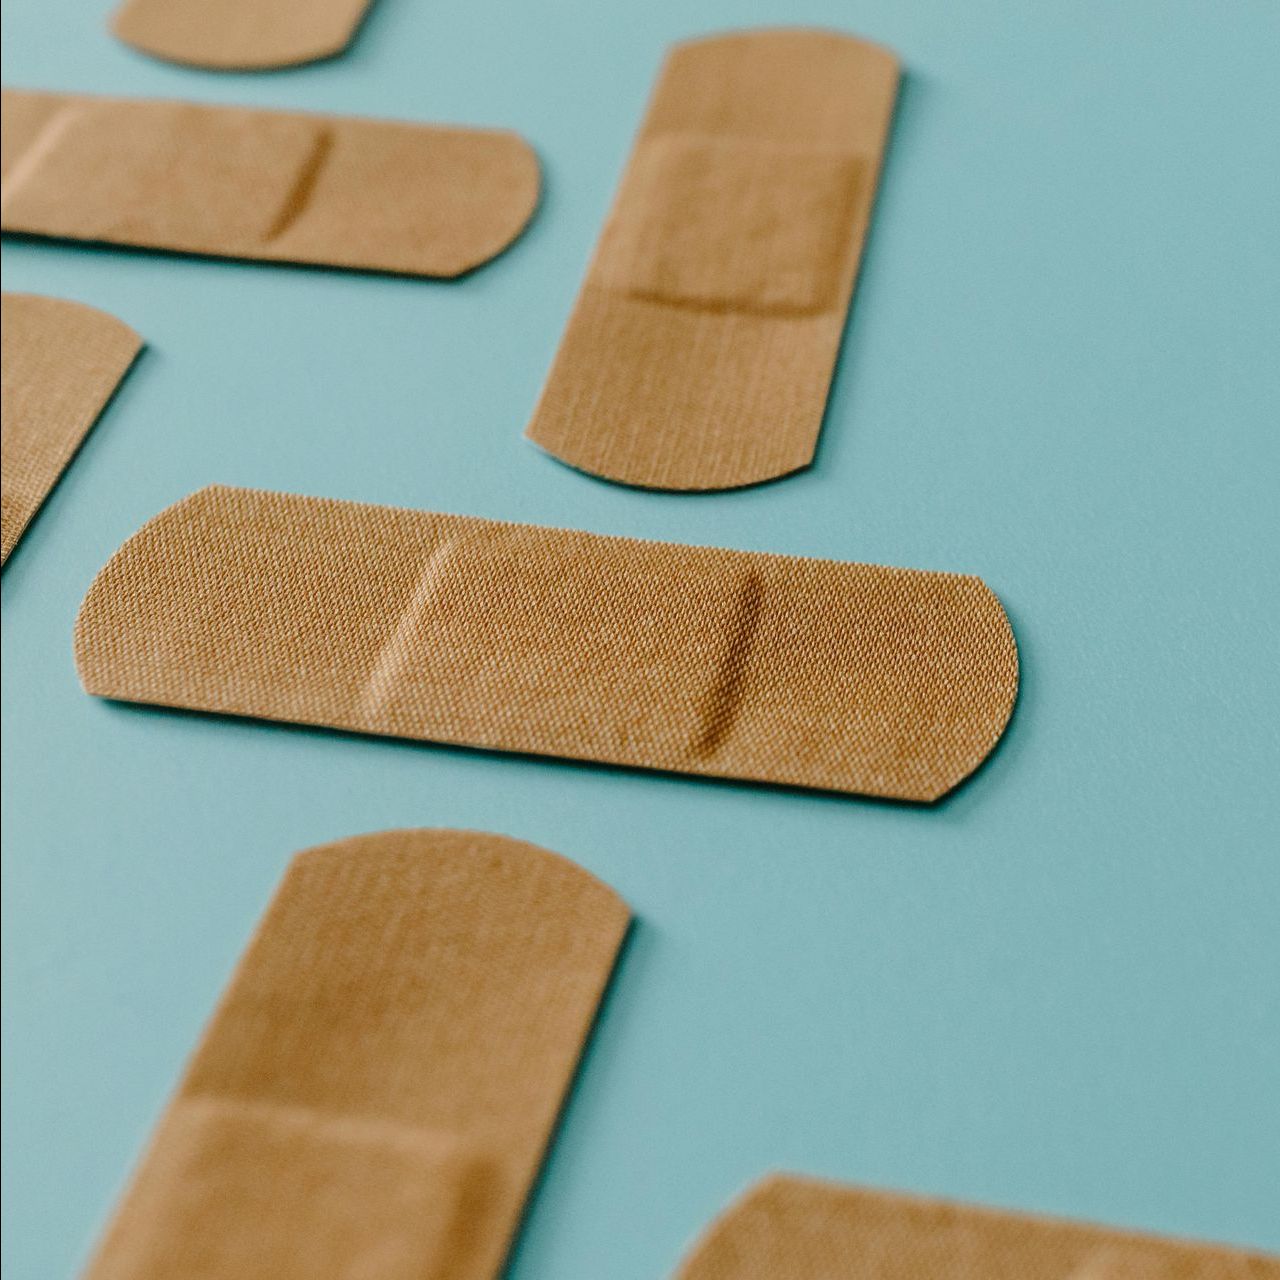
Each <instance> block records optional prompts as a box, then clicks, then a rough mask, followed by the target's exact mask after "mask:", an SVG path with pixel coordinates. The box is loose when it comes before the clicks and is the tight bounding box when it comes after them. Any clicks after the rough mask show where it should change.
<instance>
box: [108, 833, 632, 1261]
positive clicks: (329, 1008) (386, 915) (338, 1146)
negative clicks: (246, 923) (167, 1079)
mask: <svg viewBox="0 0 1280 1280" xmlns="http://www.w3.org/2000/svg"><path fill="white" fill-rule="evenodd" d="M628 919H629V916H628V912H627V908H626V906H625V905H624V904H623V902H622V901H621V899H619V898H618V896H617V895H616V894H615V893H614V892H613V891H612V890H611V889H609V888H608V886H606V885H604V884H602V883H601V882H600V881H599V880H597V879H595V877H593V876H591V875H589V874H588V873H587V872H585V871H583V870H582V869H581V868H580V867H578V866H575V865H574V864H573V863H571V862H569V861H568V860H567V859H564V858H561V857H559V856H558V855H556V854H553V853H548V852H547V851H545V850H543V849H539V848H536V847H535V846H533V845H529V844H524V843H523V842H521V841H517V840H510V839H506V838H505V837H502V836H493V835H485V834H483V833H478V832H464V831H392V832H384V833H381V834H377V835H367V836H357V837H355V838H353V839H349V840H340V841H338V842H337V843H336V844H331V845H325V846H322V847H320V848H317V849H311V850H308V851H307V852H305V853H302V854H299V855H298V857H297V858H296V859H295V860H294V861H293V863H292V865H291V866H290V868H289V870H288V872H287V873H286V875H285V878H284V881H283V883H282V884H281V886H280V889H279V890H278V892H277V894H276V897H275V899H274V901H273V902H272V904H271V906H270V908H269V909H268V911H267V914H266V916H265V918H264V919H263V921H262V923H261V925H260V926H259V928H258V931H257V934H256V936H255V937H254V939H253V941H252V943H251V944H250V946H249V948H248V951H247V952H246V953H245V956H244V958H243V960H242V961H241V963H240V965H239V967H238V969H237V971H236V973H235V975H234V977H233V978H232V980H231V983H230V985H229V987H228V988H227V991H226V993H225V995H224V996H223V998H222V1000H221V1002H220V1004H219V1006H218V1009H217V1011H216V1013H215V1014H214V1016H213V1020H212V1022H211V1023H210V1025H209V1027H208V1029H207V1030H206V1032H205V1035H204V1038H203V1040H202V1042H201V1044H200V1046H199V1048H198V1049H197V1050H196V1053H195V1056H194V1057H193V1059H192V1060H191V1063H190V1065H189V1066H188V1068H187V1071H186V1074H185V1076H184V1077H183V1079H182V1082H181V1083H180V1085H179V1086H178V1090H177V1093H176V1096H175V1097H174V1099H173V1101H172V1102H171V1103H170V1105H169V1107H168V1109H167V1111H166V1112H165V1114H164V1116H163V1117H162V1119H161V1121H160V1124H159V1126H158V1128H157V1130H156V1133H155V1135H154V1137H153V1139H152V1141H151V1143H150V1146H149V1148H148V1150H147V1152H146V1154H145V1156H144V1158H143V1160H142V1163H141V1165H140V1167H139V1169H138V1171H137V1173H136V1175H135V1176H134V1178H133V1181H132V1183H131V1185H130V1187H129V1190H128V1192H127V1194H126V1196H125V1198H124V1200H123V1202H122V1204H121V1206H120V1208H119V1210H118V1212H117V1214H116V1216H115V1218H114V1220H113V1221H112V1223H111V1225H110V1227H109V1228H108V1230H107V1232H106V1235H105V1237H104V1239H103V1241H102V1244H101V1246H100V1248H99V1249H98V1251H97V1254H96V1256H95V1257H94V1259H93V1262H92V1263H91V1265H90V1267H89V1271H88V1277H87V1280H126V1278H127V1280H174V1278H175V1277H182V1280H316V1278H317V1277H320V1276H334V1277H338V1276H341V1277H345V1278H354V1277H368V1278H369V1280H374V1278H375V1277H376V1278H377V1280H494V1278H495V1277H496V1276H497V1275H498V1274H499V1271H500V1269H501V1266H502V1263H503V1259H504V1258H505V1256H506V1253H507V1250H508V1248H509V1246H510V1243H511V1240H512V1237H513V1235H514V1233H515V1230H516V1227H517V1225H518V1222H519V1218H520V1214H521V1211H522V1209H523V1206H524V1202H525V1198H526V1196H527V1195H528V1193H529V1190H530V1187H531V1186H532V1183H533V1180H534V1178H535V1176H536V1174H537V1170H538V1167H539V1165H540V1164H541V1161H542V1157H543V1152H544V1149H545V1148H546V1145H547V1142H548V1139H549V1137H550V1135H551V1132H552V1129H553V1127H554V1125H555V1122H556V1118H557V1115H558V1113H559V1110H560V1106H561V1103H562V1100H563V1098H564V1096H565V1094H566V1092H567V1091H568V1088H569V1085H570V1082H571V1080H572V1077H573V1073H574V1070H575V1068H576V1065H577V1062H578V1058H579V1055H580V1053H581V1051H582V1047H583V1044H584V1042H585V1040H586V1038H587V1035H588V1032H589V1029H590V1027H591V1023H592V1020H593V1018H594V1017H595V1012H596V1007H597V1005H598V1003H599V1000H600V998H601V995H602V993H603V991H604V988H605V985H606V983H607V981H608V978H609V974H610V971H611V969H612V967H613V963H614V958H615V956H616V954H617V951H618V948H619V946H620V944H621V942H622V939H623V936H624V934H625V932H626V929H627V924H628Z"/></svg>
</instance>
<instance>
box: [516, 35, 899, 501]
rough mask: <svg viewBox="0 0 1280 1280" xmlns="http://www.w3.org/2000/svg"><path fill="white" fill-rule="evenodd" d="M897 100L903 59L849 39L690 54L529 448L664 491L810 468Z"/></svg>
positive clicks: (602, 254)
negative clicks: (536, 446) (533, 445)
mask: <svg viewBox="0 0 1280 1280" xmlns="http://www.w3.org/2000/svg"><path fill="white" fill-rule="evenodd" d="M897 87H898V62H897V59H896V58H895V57H894V55H893V54H892V53H890V52H889V51H888V50H887V49H883V48H880V47H879V46H877V45H874V44H869V43H868V42H866V41H864V40H857V39H854V38H853V37H851V36H845V35H838V34H836V33H834V32H827V31H802V30H797V31H787V30H782V31H744V32H737V33H734V34H731V35H720V36H712V37H709V38H707V39H702V40H692V41H689V42H688V43H686V44H679V45H676V46H675V48H674V49H673V50H672V51H671V52H670V54H669V55H668V57H667V60H666V62H665V63H664V64H663V67H662V72H661V74H660V76H659V78H658V84H657V87H656V89H655V90H654V94H653V99H652V101H651V102H650V104H649V110H648V114H647V115H646V116H645V119H644V123H643V124H642V125H641V127H640V133H639V136H638V137H637V139H636V144H635V149H634V151H633V152H632V155H631V160H630V162H629V164H628V166H627V170H626V173H625V174H624V175H623V178H622V182H621V185H620V187H619V189H618V195H617V199H616V201H615V203H614V206H613V210H612V212H611V213H610V215H609V219H608V222H607V223H606V225H605V229H604V232H603V234H602V235H601V237H600V243H599V245H598V247H597V249H596V253H595V258H594V259H593V261H592V263H591V266H590V267H589V269H588V271H587V278H586V282H585V283H584V285H583V287H582V292H581V293H580V294H579V296H578V301H577V304H576V305H575V307H574V311H573V315H572V316H571V318H570V320H569V325H568V328H567V329H566V330H565V334H564V338H563V340H562V342H561V345H560V351H559V353H558V355H557V356H556V360H555V363H554V365H553V366H552V369H551V374H550V377H549V379H548V381H547V384H546V387H545V388H544V390H543V392H542V397H541V399H540V401H539V403H538V406H537V409H536V411H535V413H534V415H533V420H532V422H531V423H530V424H529V428H528V436H529V438H530V439H531V440H533V441H534V442H535V443H536V444H538V445H540V446H541V447H542V448H544V449H546V450H547V451H548V452H549V453H552V454H554V455H555V456H556V457H557V458H559V459H561V460H562V461H564V462H567V463H569V464H571V465H572V466H575V467H578V468H580V469H582V470H583V471H589V472H591V473H592V474H593V475H598V476H602V477H604V478H605V479H608V480H616V481H620V482H622V483H624V484H632V485H641V486H645V487H649V488H655V489H727V488H733V487H735V486H738V485H746V484H754V483H757V482H759V481H762V480H770V479H773V478H775V477H777V476H781V475H785V474H786V473H787V472H790V471H795V470H797V469H798V468H800V467H803V466H806V465H807V464H808V463H809V462H810V460H811V459H812V457H813V453H814V448H815V446H816V443H817V439H818V433H819V431H820V429H821V427H822V419H823V414H824V412H825V409H826V403H827V393H828V390H829V388H830V384H831V378H832V373H833V371H834V368H835V363H836V357H837V353H838V352H839V348H840V340H841V335H842V333H843V331H844V326H845V317H846V314H847V313H848V309H849V303H850V299H851V298H852V296H853V286H854V280H855V278H856V276H857V272H858V263H859V259H860V258H861V255H862V246H863V241H864V240H865V238H866V234H867V228H868V225H869V223H870V220H871V209H872V204H873V202H874V200H875V193H876V186H877V183H878V180H879V173H880V165H881V160H882V157H883V154H884V150H885V146H886V143H887V139H888V134H889V123H890V119H891V117H892V114H893V105H894V99H895V96H896V94H897Z"/></svg>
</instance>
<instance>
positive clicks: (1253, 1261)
mask: <svg viewBox="0 0 1280 1280" xmlns="http://www.w3.org/2000/svg"><path fill="white" fill-rule="evenodd" d="M677 1280H1280V1259H1277V1258H1273V1257H1266V1256H1263V1255H1262V1254H1257V1253H1246V1252H1243V1251H1241V1250H1237V1249H1229V1248H1225V1247H1223V1246H1220V1245H1209V1244H1193V1243H1190V1242H1186V1241H1180V1240H1165V1239H1159V1238H1157V1237H1154V1236H1144V1235H1138V1234H1136V1233H1133V1232H1125V1231H1114V1230H1109V1229H1107V1228H1105V1227H1096V1226H1091V1225H1086V1224H1084V1223H1075V1222H1062V1221H1054V1220H1050V1219H1045V1218H1033V1217H1029V1216H1026V1215H1023V1214H1014V1213H1002V1212H999V1211H997V1210H993V1209H980V1208H975V1207H971V1206H967V1205H958V1204H951V1203H947V1202H945V1201H941V1200H928V1199H922V1198H920V1197H916V1196H905V1195H897V1194H893V1193H890V1192H884V1191H870V1190H863V1189H861V1188H857V1187H843V1186H838V1185H836V1184H834V1183H825V1182H816V1181H813V1180H810V1179H805V1178H794V1177H787V1176H776V1177H771V1178H767V1179H765V1180H764V1181H763V1182H760V1183H758V1184H757V1185H756V1186H755V1187H753V1188H752V1189H751V1190H750V1191H748V1192H747V1194H746V1195H745V1196H744V1197H743V1198H742V1199H741V1200H740V1201H739V1202H738V1203H737V1204H735V1205H733V1206H731V1207H730V1208H729V1209H728V1210H727V1211H726V1212H725V1213H724V1214H723V1215H722V1216H721V1217H720V1218H719V1219H718V1220H717V1221H716V1222H715V1223H714V1224H713V1225H712V1226H711V1227H710V1228H709V1230H708V1231H707V1233H706V1235H705V1236H704V1237H703V1238H702V1240H701V1241H699V1243H698V1244H697V1245H695V1247H694V1249H693V1250H692V1252H691V1253H690V1255H689V1257H688V1260H687V1261H686V1262H685V1263H684V1265H683V1266H682V1267H681V1268H680V1269H679V1272H678V1273H677Z"/></svg>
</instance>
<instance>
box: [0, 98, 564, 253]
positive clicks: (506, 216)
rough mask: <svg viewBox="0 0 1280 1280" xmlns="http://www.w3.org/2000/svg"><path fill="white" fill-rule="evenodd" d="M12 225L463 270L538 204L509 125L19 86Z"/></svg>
mask: <svg viewBox="0 0 1280 1280" xmlns="http://www.w3.org/2000/svg"><path fill="white" fill-rule="evenodd" d="M4 105H5V111H6V114H12V116H13V123H12V124H11V125H9V126H8V127H6V130H5V139H4V141H5V148H4V150H5V156H4V173H5V181H4V194H3V198H2V200H0V226H2V227H3V229H4V230H5V231H6V232H17V233H20V234H24V235H37V236H47V237H52V238H55V239H68V240H78V241H88V242H93V243H102V244H120V245H131V246H135V247H138V248H148V249H161V250H167V251H170V252H178V253H193V254H199V255H205V256H210V257H225V258H237V259H246V260H252V261H261V262H289V263H302V264H312V265H320V266H330V267H342V268H346V269H349V270H356V271H384V272H392V273H396V274H403V275H420V276H431V277H438V278H451V277H454V276H459V275H462V274H464V273H466V272H468V271H471V270H473V269H474V268H475V267H478V266H480V265H481V264H482V263H485V262H487V261H489V260H490V259H492V258H494V257H496V256H497V255H498V254H499V253H501V252H502V251H503V250H504V249H506V248H507V247H508V246H509V245H510V244H512V242H513V241H514V240H515V239H516V238H517V237H518V236H519V235H520V233H521V231H523V230H524V228H525V226H526V225H527V224H528V222H529V219H530V218H531V217H532V215H533V212H534V209H535V207H536V205H537V202H538V194H539V170H538V160H537V157H536V155H535V154H534V152H533V150H532V148H531V147H530V146H529V144H528V143H527V142H525V141H524V139H523V138H521V137H520V136H519V135H517V134H515V133H511V132H508V131H504V130H495V129H466V128H460V127H457V126H437V125H422V124H410V123H406V122H401V121H391V120H370V119H363V118H357V117H354V116H325V115H315V114H311V113H306V112H297V111H270V110H264V109H261V108H255V107H229V106H207V105H203V104H198V103H190V102H175V101H166V100H160V99H135V98H102V97H89V96H85V95H71V94H49V93H26V92H24V91H18V90H9V89H6V90H5V91H4Z"/></svg>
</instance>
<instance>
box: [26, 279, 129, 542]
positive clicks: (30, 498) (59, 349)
mask: <svg viewBox="0 0 1280 1280" xmlns="http://www.w3.org/2000/svg"><path fill="white" fill-rule="evenodd" d="M0 312H2V313H3V323H2V324H0V329H2V330H3V335H4V336H3V345H4V352H3V360H2V361H0V364H3V367H4V370H3V392H2V393H0V400H2V401H3V408H2V410H0V416H3V420H4V428H3V443H2V444H0V455H2V457H0V470H2V471H3V474H4V482H3V497H2V498H0V562H3V561H7V560H8V558H9V553H10V552H11V551H12V550H13V548H14V547H15V546H16V545H17V543H18V541H19V539H20V538H21V537H22V535H23V533H24V532H25V530H26V528H27V526H28V525H29V524H30V523H31V521H32V519H33V518H34V517H35V514H36V512H37V511H39V509H40V507H41V505H42V504H43V503H44V500H45V499H46V498H47V497H48V496H49V494H50V493H51V492H52V491H53V488H54V486H55V485H56V484H57V483H58V480H59V478H60V477H61V475H62V473H63V472H64V471H65V470H66V468H67V466H68V465H69V464H70V462H71V459H72V458H74V457H75V454H76V451H77V450H78V449H79V448H80V445H81V444H82V443H83V442H84V439H85V437H86V436H87V435H88V434H89V431H90V430H91V429H92V427H93V425H94V424H95V423H96V422H97V420H98V419H99V417H101V415H102V412H103V410H104V409H106V407H107V405H108V403H110V400H111V397H112V396H113V395H115V393H116V388H117V387H118V386H119V385H120V383H121V382H122V381H123V380H124V377H125V375H126V374H127V373H128V372H129V370H130V368H131V367H132V366H133V362H134V360H136V359H137V356H138V353H139V352H140V351H141V350H142V346H143V342H142V339H141V338H140V337H139V336H138V335H137V334H136V333H134V331H133V330H132V329H130V328H129V326H128V325H127V324H125V323H124V322H123V321H122V320H117V319H116V317H115V316H113V315H110V314H108V313H107V312H105V311H100V310H98V309H97V308H96V307H89V306H85V305H84V303H81V302H69V301H67V300H65V299H63V298H49V297H44V296H41V295H37V294H30V293H6V294H4V295H3V298H2V299H0Z"/></svg>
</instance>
